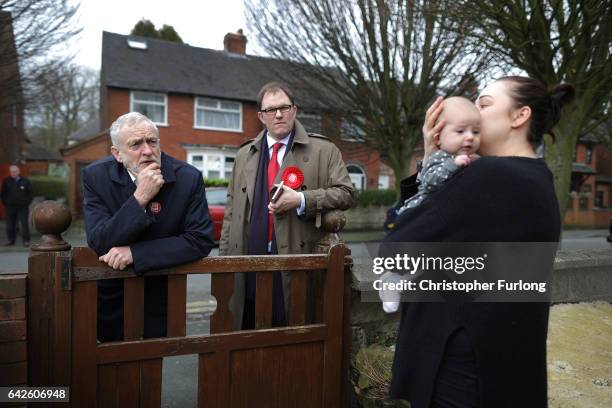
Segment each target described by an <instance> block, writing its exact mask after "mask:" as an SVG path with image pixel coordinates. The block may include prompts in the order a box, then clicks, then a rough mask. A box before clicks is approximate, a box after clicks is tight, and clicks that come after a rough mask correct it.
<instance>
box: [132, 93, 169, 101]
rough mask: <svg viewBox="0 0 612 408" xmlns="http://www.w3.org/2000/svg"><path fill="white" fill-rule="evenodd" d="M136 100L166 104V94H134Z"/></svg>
mask: <svg viewBox="0 0 612 408" xmlns="http://www.w3.org/2000/svg"><path fill="white" fill-rule="evenodd" d="M133 96H134V100H139V101H149V102H160V103H164V101H165V98H164V94H159V93H154V92H134V93H133Z"/></svg>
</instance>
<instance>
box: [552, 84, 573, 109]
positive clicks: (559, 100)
mask: <svg viewBox="0 0 612 408" xmlns="http://www.w3.org/2000/svg"><path fill="white" fill-rule="evenodd" d="M575 96H576V89H575V88H574V86H573V85H570V84H560V85H555V86H554V87H553V88H552V89H551V90H550V97H551V98H552V100H553V101H554V102H555V103H556V104H557V105H558V106H559V108H563V107H564V106H565V105H567V104H569V103H571V102H572V101H573V100H574V97H575Z"/></svg>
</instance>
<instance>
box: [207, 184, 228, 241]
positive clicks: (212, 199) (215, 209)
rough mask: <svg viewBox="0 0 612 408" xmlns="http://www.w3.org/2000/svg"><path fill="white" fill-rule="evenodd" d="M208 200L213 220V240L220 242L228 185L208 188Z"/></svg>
mask: <svg viewBox="0 0 612 408" xmlns="http://www.w3.org/2000/svg"><path fill="white" fill-rule="evenodd" d="M206 201H207V202H208V212H209V213H210V218H211V219H212V222H213V240H214V241H215V242H218V241H219V240H220V239H221V227H222V226H223V216H224V215H225V205H226V204H227V187H208V188H206Z"/></svg>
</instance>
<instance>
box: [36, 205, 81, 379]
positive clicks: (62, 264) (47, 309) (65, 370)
mask: <svg viewBox="0 0 612 408" xmlns="http://www.w3.org/2000/svg"><path fill="white" fill-rule="evenodd" d="M33 220H34V225H35V227H36V229H37V230H38V231H39V232H40V233H41V234H43V235H42V238H41V241H40V242H39V243H37V244H35V245H33V246H32V252H31V253H30V256H29V257H28V385H29V386H58V387H59V386H69V385H70V363H71V355H70V347H71V330H70V329H71V328H70V322H71V300H72V297H71V283H72V282H71V279H72V276H71V269H72V267H71V263H72V256H71V255H72V252H71V251H70V244H68V243H67V242H65V241H64V240H63V239H62V236H61V234H62V233H63V232H65V231H66V230H67V229H68V227H69V226H70V223H71V221H72V216H71V215H70V211H68V209H67V208H66V207H65V206H64V205H62V204H60V203H58V202H56V201H43V202H42V203H40V204H39V205H38V206H36V208H35V209H34V212H33Z"/></svg>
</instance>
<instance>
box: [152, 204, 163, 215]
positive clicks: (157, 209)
mask: <svg viewBox="0 0 612 408" xmlns="http://www.w3.org/2000/svg"><path fill="white" fill-rule="evenodd" d="M161 209H162V206H161V203H159V202H157V201H153V202H152V203H151V212H152V213H153V214H155V215H157V214H159V213H160V212H161Z"/></svg>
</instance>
